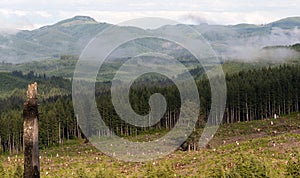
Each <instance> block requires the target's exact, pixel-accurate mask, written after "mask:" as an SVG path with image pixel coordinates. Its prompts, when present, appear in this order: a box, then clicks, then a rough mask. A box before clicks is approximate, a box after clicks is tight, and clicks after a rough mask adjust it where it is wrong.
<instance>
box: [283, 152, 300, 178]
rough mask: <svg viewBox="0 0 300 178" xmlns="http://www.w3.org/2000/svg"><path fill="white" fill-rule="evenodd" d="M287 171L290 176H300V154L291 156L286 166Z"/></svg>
mask: <svg viewBox="0 0 300 178" xmlns="http://www.w3.org/2000/svg"><path fill="white" fill-rule="evenodd" d="M286 172H287V175H288V176H290V177H294V178H296V177H300V156H299V155H298V154H296V155H295V156H294V157H292V158H290V160H289V161H288V164H287V166H286Z"/></svg>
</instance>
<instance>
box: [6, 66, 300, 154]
mask: <svg viewBox="0 0 300 178" xmlns="http://www.w3.org/2000/svg"><path fill="white" fill-rule="evenodd" d="M12 75H13V74H12ZM14 75H16V73H15V74H14ZM23 77H24V76H23ZM31 80H36V81H37V82H39V83H41V86H43V84H44V85H47V86H48V90H49V91H48V92H50V91H51V90H50V88H56V89H54V90H52V93H56V94H57V95H54V94H53V95H46V94H44V95H43V96H42V97H41V98H40V100H39V104H40V106H39V112H40V117H39V120H40V146H41V147H44V146H50V145H53V144H59V143H63V141H64V140H66V139H73V138H78V137H82V136H83V135H82V134H81V130H80V128H79V126H78V125H77V118H76V115H75V114H74V111H73V106H72V100H71V95H70V86H71V81H70V80H65V79H62V78H47V77H46V76H45V77H44V76H34V77H33V78H31V79H30V80H29V81H31ZM51 82H53V83H55V82H56V84H52V83H51ZM226 83H227V103H226V108H225V114H224V118H223V122H224V123H234V122H242V121H250V120H259V119H264V118H269V117H273V115H274V114H278V115H283V114H289V113H291V112H297V111H299V109H300V108H299V96H300V66H299V65H283V66H280V67H273V68H270V67H269V68H268V67H266V68H262V69H257V70H249V71H242V72H239V73H236V74H231V75H226ZM96 86H97V88H96V96H97V105H98V109H99V111H100V113H101V115H102V117H103V118H104V120H105V122H106V124H107V125H108V126H109V127H110V128H111V130H112V131H114V132H115V133H116V134H117V135H121V136H134V135H136V134H142V133H144V132H149V131H160V130H169V129H172V128H173V126H174V124H175V123H176V121H177V119H178V116H179V112H180V105H181V103H180V96H179V91H178V89H177V88H176V87H175V85H173V84H172V83H171V82H170V81H169V80H167V79H166V80H165V81H160V85H152V84H151V83H147V84H146V85H141V84H137V85H135V86H134V87H132V88H131V91H130V102H131V105H132V108H133V109H134V110H135V111H136V112H137V113H139V114H142V115H144V114H147V113H148V112H149V105H148V99H149V97H150V96H151V95H152V94H153V93H157V92H159V93H161V94H163V95H164V96H165V97H166V100H167V103H168V107H167V112H166V113H165V115H164V117H163V118H162V119H161V120H160V121H159V122H158V123H157V124H156V125H155V126H153V127H151V128H137V127H134V126H132V125H130V124H127V123H125V122H124V121H123V120H121V119H120V118H119V117H118V116H117V114H116V113H115V111H114V109H113V106H112V103H111V99H110V84H108V83H106V84H103V83H97V85H96ZM197 86H198V90H199V95H200V105H201V111H200V112H201V115H200V116H199V122H198V124H197V127H198V128H202V127H203V126H204V125H205V122H206V119H207V115H208V112H209V109H210V86H209V82H208V80H207V79H205V77H203V78H202V79H200V80H199V81H197ZM59 88H64V89H65V91H67V90H68V91H69V93H68V92H59V91H60V89H59ZM42 91H43V90H42V89H39V92H42ZM23 102H24V98H23V97H22V95H21V92H20V94H19V95H12V96H10V97H8V98H2V99H0V103H1V106H3V107H2V108H0V111H1V117H0V126H1V128H2V129H1V130H0V142H1V151H2V152H11V153H13V152H18V151H21V150H22V149H23V148H22V143H23V140H22V139H23V138H22V135H23V134H22V132H23V119H22V105H23ZM95 132H96V133H91V134H95V135H96V134H97V135H98V134H109V132H108V131H107V130H95ZM192 136H193V137H194V136H195V134H194V135H192ZM197 136H198V135H197ZM188 141H189V140H188ZM188 144H189V143H188ZM185 146H186V145H185Z"/></svg>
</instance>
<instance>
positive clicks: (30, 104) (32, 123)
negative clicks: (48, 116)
mask: <svg viewBox="0 0 300 178" xmlns="http://www.w3.org/2000/svg"><path fill="white" fill-rule="evenodd" d="M37 95H38V94H37V83H36V82H35V83H33V84H29V85H28V90H27V100H26V102H25V103H24V106H23V119H24V136H23V139H24V148H25V149H24V178H36V177H40V161H39V143H38V137H39V126H38V117H39V112H38V98H37Z"/></svg>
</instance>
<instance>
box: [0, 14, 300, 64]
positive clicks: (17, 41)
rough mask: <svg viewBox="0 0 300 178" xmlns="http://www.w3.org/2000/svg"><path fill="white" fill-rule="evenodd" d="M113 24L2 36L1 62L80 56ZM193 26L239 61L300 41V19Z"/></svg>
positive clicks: (73, 24)
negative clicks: (249, 52)
mask: <svg viewBox="0 0 300 178" xmlns="http://www.w3.org/2000/svg"><path fill="white" fill-rule="evenodd" d="M111 25H112V24H108V23H99V22H97V21H96V20H95V19H93V18H91V17H89V16H75V17H72V18H69V19H65V20H62V21H59V22H57V23H55V24H53V25H48V26H44V27H41V28H38V29H35V30H31V31H29V30H23V31H20V32H18V33H16V34H14V35H0V61H5V62H11V63H21V62H26V61H33V60H42V59H50V58H59V57H60V56H61V55H64V54H70V55H79V54H80V53H81V51H82V50H83V49H84V47H85V46H86V45H87V43H88V42H89V41H90V40H91V39H92V38H93V37H94V36H95V35H97V34H98V33H100V32H101V31H102V30H104V29H106V28H107V27H109V26H111ZM191 26H192V27H194V28H195V29H196V30H198V31H199V32H200V33H201V34H202V35H203V36H204V37H205V39H207V41H208V42H210V43H211V45H212V47H213V48H214V49H215V50H216V51H217V53H218V55H219V56H221V57H222V58H223V57H224V58H238V56H234V55H233V54H234V53H236V52H235V51H236V50H237V49H236V48H238V47H241V46H245V47H247V46H251V45H253V44H255V45H256V46H255V48H258V49H259V48H263V47H264V46H272V45H291V44H295V43H299V42H300V30H299V29H298V28H300V17H289V18H284V19H281V20H278V21H275V22H271V23H269V24H265V25H255V24H245V23H241V24H236V25H209V24H200V25H191ZM126 28H128V27H126ZM161 28H162V27H161ZM176 28H180V27H179V26H178V25H174V26H170V29H172V30H176ZM156 30H157V29H156ZM154 31H155V30H154ZM251 47H252V46H251ZM243 51H245V50H244V49H242V50H241V51H239V53H242V52H243Z"/></svg>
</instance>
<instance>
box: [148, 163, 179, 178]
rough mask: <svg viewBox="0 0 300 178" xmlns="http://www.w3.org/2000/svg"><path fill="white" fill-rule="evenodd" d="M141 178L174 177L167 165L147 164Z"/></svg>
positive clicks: (173, 172)
mask: <svg viewBox="0 0 300 178" xmlns="http://www.w3.org/2000/svg"><path fill="white" fill-rule="evenodd" d="M143 177H146V178H169V177H176V174H175V171H174V169H173V167H172V165H170V164H169V163H167V162H165V163H163V164H159V165H153V163H148V164H147V168H146V172H145V174H144V176H143Z"/></svg>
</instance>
